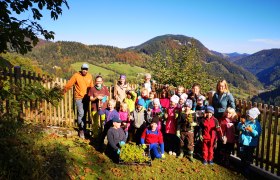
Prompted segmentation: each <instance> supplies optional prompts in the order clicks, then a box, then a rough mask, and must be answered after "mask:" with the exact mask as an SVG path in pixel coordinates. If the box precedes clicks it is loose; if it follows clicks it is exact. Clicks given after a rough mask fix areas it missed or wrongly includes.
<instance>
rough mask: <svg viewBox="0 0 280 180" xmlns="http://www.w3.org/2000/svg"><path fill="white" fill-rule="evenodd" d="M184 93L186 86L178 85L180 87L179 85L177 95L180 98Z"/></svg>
mask: <svg viewBox="0 0 280 180" xmlns="http://www.w3.org/2000/svg"><path fill="white" fill-rule="evenodd" d="M183 93H185V88H184V86H178V87H177V92H176V95H177V96H178V97H179V98H180V97H181V95H182V94H183Z"/></svg>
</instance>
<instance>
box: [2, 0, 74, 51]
mask: <svg viewBox="0 0 280 180" xmlns="http://www.w3.org/2000/svg"><path fill="white" fill-rule="evenodd" d="M63 5H66V7H67V8H69V6H68V3H67V1H66V0H1V1H0V39H1V41H0V53H2V52H6V51H7V50H13V51H16V52H19V53H21V54H25V53H27V52H28V51H31V49H32V47H33V46H35V45H36V44H37V43H38V41H39V38H38V36H39V35H42V36H43V37H44V38H45V39H46V40H50V39H53V38H54V32H53V31H48V30H46V29H44V28H43V27H42V26H41V25H40V24H39V23H38V21H39V20H40V19H41V18H42V17H43V15H42V13H41V12H42V10H43V9H46V10H47V11H49V12H50V16H51V18H52V19H53V20H56V19H58V16H59V15H61V14H62V6H63ZM26 11H30V12H32V18H28V19H19V18H17V17H16V16H15V15H16V14H17V15H20V14H23V13H24V12H26Z"/></svg>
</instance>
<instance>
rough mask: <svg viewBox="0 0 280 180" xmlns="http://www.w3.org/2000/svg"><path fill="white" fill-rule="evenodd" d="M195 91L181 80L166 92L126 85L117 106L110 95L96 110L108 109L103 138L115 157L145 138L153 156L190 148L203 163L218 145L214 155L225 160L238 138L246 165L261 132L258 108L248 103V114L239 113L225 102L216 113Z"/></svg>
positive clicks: (190, 154)
mask: <svg viewBox="0 0 280 180" xmlns="http://www.w3.org/2000/svg"><path fill="white" fill-rule="evenodd" d="M196 86H198V87H199V85H195V86H194V87H196ZM194 91H195V90H193V91H191V92H186V91H185V89H184V87H182V86H179V87H177V90H176V91H175V92H174V93H173V94H171V95H169V94H170V91H169V90H168V89H167V88H165V89H163V90H162V92H161V96H160V97H159V98H157V97H156V93H155V92H153V91H149V90H148V89H147V88H143V89H142V90H141V93H140V96H138V97H137V94H136V93H135V92H134V91H132V90H127V91H126V97H125V98H124V99H123V101H122V102H119V104H120V106H119V108H118V110H116V108H115V106H116V100H114V99H111V100H109V102H108V108H107V109H104V110H103V109H100V110H99V114H100V115H102V114H105V115H106V120H105V122H104V130H103V133H102V143H103V141H104V138H105V136H106V135H107V136H108V146H109V148H108V149H111V152H110V153H111V154H115V157H116V156H117V154H119V153H120V152H121V146H122V145H123V144H125V143H128V142H135V143H136V144H139V145H141V144H142V145H145V144H149V145H150V146H149V147H150V152H151V156H152V158H164V157H165V152H167V153H168V154H169V155H172V156H173V155H174V156H177V157H178V158H183V157H184V156H188V158H189V159H190V161H194V158H193V154H194V153H196V154H198V155H201V156H202V163H203V164H205V165H206V164H213V160H214V149H215V147H216V146H218V147H217V149H218V151H215V153H217V154H215V156H219V157H220V159H221V161H222V162H224V163H226V164H228V163H229V157H230V154H231V153H232V152H233V150H234V147H235V145H236V144H238V147H239V148H240V152H241V159H242V162H243V164H244V166H248V164H250V163H251V162H252V160H253V153H254V149H255V147H256V146H257V144H258V138H259V136H260V134H261V126H260V124H259V122H258V120H257V117H258V115H259V114H260V112H259V110H258V109H257V108H252V109H250V110H248V111H247V112H246V115H241V114H240V113H239V112H238V113H236V111H235V109H233V108H231V107H228V108H227V109H226V111H225V112H224V115H223V117H222V118H219V119H216V118H215V117H214V107H212V106H210V105H208V102H207V99H206V98H205V96H203V95H201V94H199V93H195V92H194ZM112 126H113V127H112ZM110 128H114V129H121V130H118V131H112V130H110ZM112 132H114V133H112ZM237 137H238V138H237ZM116 139H117V140H116ZM238 142H239V143H238ZM244 154H246V155H245V156H244Z"/></svg>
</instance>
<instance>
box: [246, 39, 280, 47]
mask: <svg viewBox="0 0 280 180" xmlns="http://www.w3.org/2000/svg"><path fill="white" fill-rule="evenodd" d="M249 41H250V42H260V43H264V44H269V45H274V46H280V40H278V39H277V40H276V39H250V40H249Z"/></svg>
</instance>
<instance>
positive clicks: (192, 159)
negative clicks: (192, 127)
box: [189, 151, 194, 162]
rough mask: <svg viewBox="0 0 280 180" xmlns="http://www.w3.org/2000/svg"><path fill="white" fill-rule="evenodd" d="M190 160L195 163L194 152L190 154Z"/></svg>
mask: <svg viewBox="0 0 280 180" xmlns="http://www.w3.org/2000/svg"><path fill="white" fill-rule="evenodd" d="M189 160H190V161H191V162H194V158H193V152H192V151H191V152H189Z"/></svg>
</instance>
